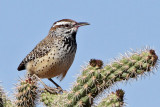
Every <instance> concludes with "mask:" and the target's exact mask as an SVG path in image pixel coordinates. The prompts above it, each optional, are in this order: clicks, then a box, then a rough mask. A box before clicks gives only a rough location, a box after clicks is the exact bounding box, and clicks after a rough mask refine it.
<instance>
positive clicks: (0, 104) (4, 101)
mask: <svg viewBox="0 0 160 107" xmlns="http://www.w3.org/2000/svg"><path fill="white" fill-rule="evenodd" d="M0 107H15V105H14V103H12V101H11V100H10V99H9V98H8V96H7V95H6V93H5V92H4V90H3V88H2V86H0Z"/></svg>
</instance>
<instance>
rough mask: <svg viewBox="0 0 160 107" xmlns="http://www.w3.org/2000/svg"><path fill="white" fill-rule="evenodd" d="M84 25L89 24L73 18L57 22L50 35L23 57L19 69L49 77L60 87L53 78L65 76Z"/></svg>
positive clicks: (40, 76) (41, 76)
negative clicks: (80, 28) (80, 29)
mask: <svg viewBox="0 0 160 107" xmlns="http://www.w3.org/2000/svg"><path fill="white" fill-rule="evenodd" d="M84 25H89V24H88V23H86V22H79V23H78V22H76V21H74V20H71V19H62V20H60V21H57V22H55V23H54V24H53V26H52V27H51V29H50V30H49V33H48V35H47V36H46V37H45V38H44V39H43V40H42V41H41V42H40V43H39V44H37V46H36V47H35V48H34V49H33V50H32V51H31V52H30V53H29V54H28V55H27V56H26V57H25V58H24V59H23V61H22V62H21V63H20V65H19V67H18V71H21V70H24V69H27V71H28V73H29V74H31V75H33V74H36V75H37V76H38V77H39V78H48V79H49V80H50V81H52V82H53V83H54V84H55V85H56V86H57V87H59V85H58V84H56V83H55V82H54V81H53V80H52V79H51V78H53V77H56V76H57V77H58V78H59V79H60V80H62V79H63V78H64V77H65V75H66V73H67V71H68V69H69V68H70V66H71V65H72V63H73V60H74V57H75V53H76V49H77V43H76V33H77V30H78V28H79V27H80V26H84Z"/></svg>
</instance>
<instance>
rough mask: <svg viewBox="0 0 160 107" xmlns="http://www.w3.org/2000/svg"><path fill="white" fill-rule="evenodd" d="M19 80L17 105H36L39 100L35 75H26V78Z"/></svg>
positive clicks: (19, 106) (22, 106)
mask: <svg viewBox="0 0 160 107" xmlns="http://www.w3.org/2000/svg"><path fill="white" fill-rule="evenodd" d="M19 81H20V83H19V84H17V87H16V93H15V98H16V100H15V104H16V107H35V105H36V102H37V100H38V90H37V89H38V85H37V80H36V79H35V78H33V77H25V79H24V80H22V79H20V80H19Z"/></svg>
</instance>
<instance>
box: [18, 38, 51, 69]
mask: <svg viewBox="0 0 160 107" xmlns="http://www.w3.org/2000/svg"><path fill="white" fill-rule="evenodd" d="M53 41H54V40H53V37H51V36H47V37H46V38H45V39H43V40H42V41H41V42H40V43H39V44H38V45H37V46H36V47H35V48H34V49H33V50H32V51H31V52H30V53H29V54H28V55H27V56H26V57H25V58H24V59H23V61H22V62H21V63H20V65H19V66H18V68H17V70H18V71H21V70H24V69H25V68H26V64H27V63H28V62H30V61H32V60H34V59H36V58H40V57H43V56H44V55H46V54H48V52H49V51H50V50H51V48H52V46H53V45H52V44H53V43H54V42H53Z"/></svg>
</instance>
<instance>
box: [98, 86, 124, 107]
mask: <svg viewBox="0 0 160 107" xmlns="http://www.w3.org/2000/svg"><path fill="white" fill-rule="evenodd" d="M123 105H124V91H123V90H121V89H119V90H116V92H115V93H114V92H112V93H110V94H109V95H108V96H107V98H105V99H103V100H102V101H101V102H100V103H99V105H98V106H97V107H123Z"/></svg>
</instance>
